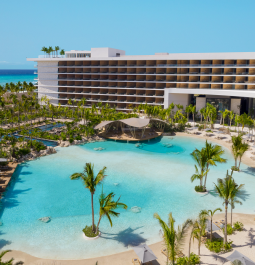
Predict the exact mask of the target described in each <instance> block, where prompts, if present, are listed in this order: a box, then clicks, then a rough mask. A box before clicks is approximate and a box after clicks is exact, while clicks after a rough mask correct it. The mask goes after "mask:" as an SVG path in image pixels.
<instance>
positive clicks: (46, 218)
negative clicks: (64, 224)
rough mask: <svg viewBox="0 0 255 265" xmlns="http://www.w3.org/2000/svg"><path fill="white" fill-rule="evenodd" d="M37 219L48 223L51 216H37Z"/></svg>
mask: <svg viewBox="0 0 255 265" xmlns="http://www.w3.org/2000/svg"><path fill="white" fill-rule="evenodd" d="M38 220H39V221H41V222H43V223H49V222H50V221H51V218H50V216H45V217H42V218H39V219H38Z"/></svg>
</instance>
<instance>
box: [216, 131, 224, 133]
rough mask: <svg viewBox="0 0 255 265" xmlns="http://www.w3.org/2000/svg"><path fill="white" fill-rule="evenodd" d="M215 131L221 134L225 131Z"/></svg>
mask: <svg viewBox="0 0 255 265" xmlns="http://www.w3.org/2000/svg"><path fill="white" fill-rule="evenodd" d="M216 133H218V134H223V133H225V132H223V131H217V132H216Z"/></svg>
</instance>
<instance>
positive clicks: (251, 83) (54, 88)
mask: <svg viewBox="0 0 255 265" xmlns="http://www.w3.org/2000/svg"><path fill="white" fill-rule="evenodd" d="M27 60H28V61H35V62H37V65H36V66H35V67H37V72H36V74H38V78H36V79H35V80H37V82H38V85H37V86H38V98H41V97H43V96H47V97H48V98H49V99H50V101H51V103H52V104H56V105H58V104H61V105H67V104H68V100H69V99H72V100H76V101H79V100H81V99H82V98H86V105H87V107H90V106H91V105H92V104H93V103H94V104H96V103H98V102H102V103H103V104H106V103H108V104H109V105H110V106H112V107H113V106H116V109H117V110H122V111H128V110H129V109H130V107H131V106H132V107H134V106H138V105H139V104H146V103H147V104H148V105H153V106H156V105H161V106H163V107H164V108H167V107H168V106H169V104H171V103H172V102H173V103H175V104H182V105H183V106H184V108H185V106H186V105H189V104H191V103H192V104H196V109H197V111H199V109H201V108H203V107H205V106H206V103H207V102H209V103H211V104H213V105H214V106H216V108H217V110H218V111H219V110H224V109H229V110H233V111H234V112H235V113H237V114H242V113H244V112H246V113H248V112H249V111H250V112H251V111H252V112H253V114H254V110H255V100H254V98H255V52H235V53H181V54H168V53H155V55H134V56H132V55H125V51H123V50H118V49H113V48H92V49H91V51H76V50H72V51H69V52H65V55H64V56H55V57H53V56H48V57H47V56H39V58H29V59H27Z"/></svg>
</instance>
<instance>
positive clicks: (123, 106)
mask: <svg viewBox="0 0 255 265" xmlns="http://www.w3.org/2000/svg"><path fill="white" fill-rule="evenodd" d="M97 102H100V101H94V102H93V101H89V102H88V101H87V102H86V105H85V107H87V108H90V107H91V106H92V104H96V103H97ZM59 103H60V104H61V106H66V105H68V103H67V101H65V100H59ZM102 104H103V105H105V104H107V105H108V106H109V107H110V108H116V110H125V111H126V110H131V109H132V108H133V107H136V106H137V105H136V104H142V103H128V104H126V103H111V102H102ZM143 104H145V103H143ZM147 104H149V103H147ZM151 105H159V104H155V103H154V104H151Z"/></svg>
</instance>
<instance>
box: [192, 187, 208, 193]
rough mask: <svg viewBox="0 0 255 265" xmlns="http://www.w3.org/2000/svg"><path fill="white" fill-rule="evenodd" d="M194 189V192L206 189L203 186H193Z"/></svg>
mask: <svg viewBox="0 0 255 265" xmlns="http://www.w3.org/2000/svg"><path fill="white" fill-rule="evenodd" d="M195 191H196V192H206V189H205V188H204V186H195Z"/></svg>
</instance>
